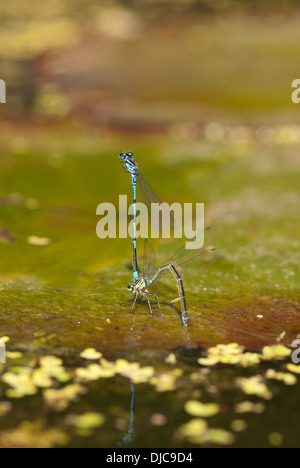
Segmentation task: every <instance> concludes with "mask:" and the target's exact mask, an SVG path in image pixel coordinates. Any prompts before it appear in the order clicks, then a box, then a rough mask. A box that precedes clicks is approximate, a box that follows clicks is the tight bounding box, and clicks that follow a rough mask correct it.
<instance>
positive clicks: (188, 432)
mask: <svg viewBox="0 0 300 468" xmlns="http://www.w3.org/2000/svg"><path fill="white" fill-rule="evenodd" d="M176 436H177V437H179V438H184V439H186V440H187V441H188V442H190V443H192V444H203V443H208V442H210V443H213V444H217V445H231V444H232V443H233V442H234V435H233V434H231V433H230V432H228V431H225V430H223V429H214V428H212V429H209V428H208V424H207V422H206V421H205V420H204V419H201V418H194V419H191V420H190V421H189V422H188V423H186V424H183V425H182V426H180V427H179V428H178V429H177V431H176Z"/></svg>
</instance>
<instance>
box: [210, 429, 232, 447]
mask: <svg viewBox="0 0 300 468" xmlns="http://www.w3.org/2000/svg"><path fill="white" fill-rule="evenodd" d="M234 440H235V438H234V435H233V434H231V432H228V431H225V430H224V429H210V430H209V431H208V434H207V441H208V442H211V443H213V444H217V445H231V444H233V442H234Z"/></svg>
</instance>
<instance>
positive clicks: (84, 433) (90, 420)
mask: <svg viewBox="0 0 300 468" xmlns="http://www.w3.org/2000/svg"><path fill="white" fill-rule="evenodd" d="M66 422H67V423H68V424H71V425H73V426H74V427H75V428H76V432H77V434H78V435H80V436H81V437H89V436H91V435H92V433H93V432H94V430H95V429H98V428H99V427H101V426H103V424H104V423H105V417H104V415H103V414H101V413H93V412H89V413H84V414H82V415H70V416H68V418H67V421H66Z"/></svg>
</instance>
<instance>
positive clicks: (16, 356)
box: [6, 351, 23, 360]
mask: <svg viewBox="0 0 300 468" xmlns="http://www.w3.org/2000/svg"><path fill="white" fill-rule="evenodd" d="M6 357H7V359H12V360H15V359H21V358H22V357H23V354H22V353H19V352H18V351H6Z"/></svg>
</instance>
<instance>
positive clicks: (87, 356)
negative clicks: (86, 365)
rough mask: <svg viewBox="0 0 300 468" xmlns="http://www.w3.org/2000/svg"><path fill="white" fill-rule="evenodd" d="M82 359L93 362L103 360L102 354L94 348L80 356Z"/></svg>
mask: <svg viewBox="0 0 300 468" xmlns="http://www.w3.org/2000/svg"><path fill="white" fill-rule="evenodd" d="M80 357H82V358H84V359H88V360H91V361H93V360H97V359H100V358H102V354H101V353H99V352H98V351H96V350H95V349H94V348H87V349H85V350H84V351H83V352H82V353H81V354H80Z"/></svg>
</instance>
